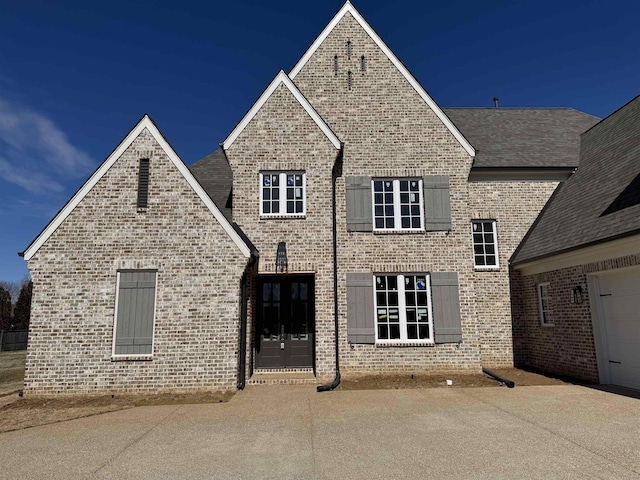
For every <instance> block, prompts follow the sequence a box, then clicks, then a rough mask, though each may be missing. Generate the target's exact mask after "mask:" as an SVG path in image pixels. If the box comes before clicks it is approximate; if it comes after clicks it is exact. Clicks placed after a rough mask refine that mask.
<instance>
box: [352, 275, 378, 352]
mask: <svg viewBox="0 0 640 480" xmlns="http://www.w3.org/2000/svg"><path fill="white" fill-rule="evenodd" d="M375 328H376V327H375V322H374V318H373V274H371V273H347V340H348V341H350V342H351V343H375V341H376V336H375Z"/></svg>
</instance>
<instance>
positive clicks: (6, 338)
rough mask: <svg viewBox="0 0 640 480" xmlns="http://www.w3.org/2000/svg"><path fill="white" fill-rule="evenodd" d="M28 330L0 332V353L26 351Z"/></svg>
mask: <svg viewBox="0 0 640 480" xmlns="http://www.w3.org/2000/svg"><path fill="white" fill-rule="evenodd" d="M28 336H29V330H0V352H10V351H13V350H26V349H27V337H28Z"/></svg>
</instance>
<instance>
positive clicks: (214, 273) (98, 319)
mask: <svg viewBox="0 0 640 480" xmlns="http://www.w3.org/2000/svg"><path fill="white" fill-rule="evenodd" d="M140 158H149V159H150V164H151V173H150V185H149V207H148V209H147V210H146V212H141V213H138V212H137V208H136V192H137V181H138V177H137V175H138V162H139V159H140ZM246 263H247V261H246V259H245V258H244V257H243V256H242V254H241V252H240V250H239V249H238V247H237V246H236V245H235V244H234V243H233V242H232V241H231V239H230V238H229V237H228V236H227V234H226V233H225V232H224V230H223V229H222V227H221V226H220V224H218V223H217V221H216V220H215V218H214V217H213V216H212V214H211V212H210V211H209V210H208V209H207V207H206V206H205V205H204V204H203V203H202V201H201V200H200V198H199V197H198V196H197V195H196V193H195V192H194V191H193V190H192V189H191V187H190V186H189V185H188V184H187V182H186V180H185V179H184V177H183V176H182V175H181V174H180V172H179V171H178V170H177V169H176V168H175V166H174V165H173V163H171V161H170V160H169V158H168V157H167V156H166V154H165V153H164V151H163V150H162V148H161V147H160V146H159V145H158V144H157V143H156V142H155V140H154V138H153V136H152V135H151V134H150V133H149V132H148V131H147V130H144V131H143V132H142V133H141V134H140V136H139V137H138V138H137V139H135V140H134V142H133V143H132V145H131V146H130V147H129V148H128V149H127V150H126V151H125V152H124V153H123V155H122V156H121V157H120V158H119V159H118V160H117V161H116V162H115V164H114V165H113V166H112V167H111V168H110V169H109V170H108V172H107V173H106V174H105V175H104V176H103V177H102V179H101V180H100V181H99V182H98V183H97V184H96V185H95V186H94V187H93V189H92V190H91V191H90V192H89V193H88V194H87V195H86V196H85V198H84V199H83V200H82V201H81V202H80V204H79V205H78V206H77V207H76V208H75V209H74V210H73V211H72V212H71V214H70V215H69V216H68V217H67V219H66V220H65V221H64V222H63V223H62V224H61V225H60V226H59V227H58V229H57V230H56V231H55V232H54V233H53V234H52V235H51V236H50V237H49V239H48V240H47V241H46V242H45V243H44V244H43V245H42V247H41V248H40V249H39V250H38V251H37V252H36V254H35V255H34V256H33V257H32V258H31V259H30V260H29V262H28V266H29V270H30V272H31V276H32V278H33V284H34V289H33V304H32V316H31V332H30V337H29V346H28V354H27V367H26V375H25V392H26V393H27V394H58V393H100V394H104V393H114V392H126V391H136V392H143V391H150V392H154V391H163V390H171V391H181V390H185V391H187V390H194V389H213V390H232V389H235V388H236V381H237V368H238V359H237V349H238V330H239V301H238V298H239V288H240V278H241V276H242V272H243V270H244V268H245V265H246ZM142 268H145V269H157V271H158V275H157V301H156V314H155V334H154V346H153V359H152V360H148V361H114V360H113V359H112V355H111V352H112V339H113V325H114V309H115V295H116V274H117V271H118V269H142Z"/></svg>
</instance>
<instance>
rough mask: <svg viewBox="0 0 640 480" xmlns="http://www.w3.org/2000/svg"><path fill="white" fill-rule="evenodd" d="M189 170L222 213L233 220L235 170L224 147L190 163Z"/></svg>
mask: <svg viewBox="0 0 640 480" xmlns="http://www.w3.org/2000/svg"><path fill="white" fill-rule="evenodd" d="M189 170H191V173H192V174H193V176H194V177H196V180H198V182H199V183H200V185H202V188H204V190H205V192H207V193H208V194H209V197H211V200H213V202H214V203H215V204H216V206H217V207H218V208H219V209H220V211H221V212H222V214H223V215H224V216H225V217H226V218H227V219H228V220H229V221H231V187H232V186H233V172H232V171H231V166H230V165H229V162H228V161H227V157H226V155H225V154H224V152H223V151H222V149H221V148H220V149H218V150H216V151H215V152H213V153H210V154H209V155H207V156H206V157H204V158H203V159H202V160H198V161H197V162H195V163H194V164H192V165H190V166H189Z"/></svg>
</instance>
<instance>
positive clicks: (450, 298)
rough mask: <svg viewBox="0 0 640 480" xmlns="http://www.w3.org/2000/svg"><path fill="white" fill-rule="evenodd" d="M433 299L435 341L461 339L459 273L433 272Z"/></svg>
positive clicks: (456, 340)
mask: <svg viewBox="0 0 640 480" xmlns="http://www.w3.org/2000/svg"><path fill="white" fill-rule="evenodd" d="M431 299H432V308H433V328H434V334H435V337H434V338H435V342H436V343H456V342H459V341H461V340H462V326H461V324H460V292H459V288H458V274H457V273H456V272H435V273H432V274H431Z"/></svg>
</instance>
